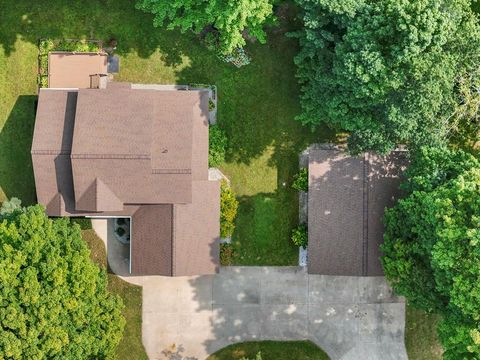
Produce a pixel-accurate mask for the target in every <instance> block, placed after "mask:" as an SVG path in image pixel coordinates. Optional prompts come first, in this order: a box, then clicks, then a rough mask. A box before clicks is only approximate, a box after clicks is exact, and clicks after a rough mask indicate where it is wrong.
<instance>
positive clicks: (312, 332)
mask: <svg viewBox="0 0 480 360" xmlns="http://www.w3.org/2000/svg"><path fill="white" fill-rule="evenodd" d="M94 226H95V225H94ZM97 227H98V226H97ZM97 231H99V232H101V229H100V228H99V229H98V230H97ZM99 235H101V236H102V234H99ZM105 235H106V234H105V233H104V234H103V236H105ZM123 279H125V280H126V281H130V282H133V283H136V284H138V285H141V286H143V324H142V337H143V344H144V346H145V349H146V351H147V354H148V356H149V358H150V359H188V360H193V359H198V360H204V359H205V358H206V357H207V356H208V355H209V354H211V353H213V352H215V351H217V350H219V349H221V348H223V347H225V346H227V345H230V344H233V343H236V342H242V341H249V340H303V339H310V340H311V341H313V342H314V343H316V344H317V345H318V346H320V347H321V348H322V349H323V350H324V351H326V352H327V353H328V355H329V356H330V358H331V359H342V360H353V359H355V360H363V359H365V360H367V359H368V360H377V359H378V360H390V359H391V360H403V359H405V360H406V359H407V355H406V351H405V346H404V340H403V339H404V323H405V304H404V303H403V301H402V300H401V299H399V298H396V297H394V296H392V294H391V291H390V289H389V288H388V286H387V285H386V283H385V280H384V278H383V277H370V278H362V277H332V276H320V275H308V274H306V272H305V271H304V270H303V269H302V268H299V267H223V268H222V269H221V271H220V274H218V275H212V276H198V277H181V278H169V277H160V276H149V277H123Z"/></svg>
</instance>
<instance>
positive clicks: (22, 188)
mask: <svg viewBox="0 0 480 360" xmlns="http://www.w3.org/2000/svg"><path fill="white" fill-rule="evenodd" d="M36 105H37V97H36V96H33V95H20V96H19V97H18V98H17V101H16V102H15V104H14V106H13V108H12V110H11V111H10V114H9V115H8V117H7V120H6V122H5V124H4V125H3V128H0V189H1V191H3V193H4V194H5V196H6V197H7V198H11V197H17V198H19V199H21V200H22V202H23V204H25V205H30V204H32V203H34V202H35V199H36V195H35V184H34V179H33V166H32V158H31V155H30V150H31V147H32V138H33V128H34V123H35V112H36ZM1 191H0V194H1ZM0 196H1V195H0ZM0 200H1V199H0Z"/></svg>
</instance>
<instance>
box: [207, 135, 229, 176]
mask: <svg viewBox="0 0 480 360" xmlns="http://www.w3.org/2000/svg"><path fill="white" fill-rule="evenodd" d="M208 136H209V147H208V166H210V167H215V166H218V165H220V164H221V163H222V162H224V161H225V151H226V148H227V136H226V135H225V133H224V132H223V130H222V129H220V128H219V127H218V126H210V128H209V130H208Z"/></svg>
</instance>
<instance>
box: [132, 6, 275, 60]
mask: <svg viewBox="0 0 480 360" xmlns="http://www.w3.org/2000/svg"><path fill="white" fill-rule="evenodd" d="M136 6H137V8H138V9H141V10H144V11H147V12H151V13H153V14H154V16H155V17H154V20H153V23H154V25H155V26H164V25H166V26H167V28H168V29H174V28H179V29H180V30H181V31H182V32H185V31H187V30H192V31H193V32H194V33H196V34H199V33H201V32H202V31H203V30H204V29H206V28H208V27H212V29H213V30H214V31H215V34H216V35H217V39H216V41H217V42H218V47H219V51H220V52H221V53H222V54H225V55H226V54H230V53H232V52H233V50H234V49H236V48H241V47H243V46H244V45H245V40H244V38H243V31H244V30H245V29H246V30H247V31H248V34H249V36H252V37H255V38H257V39H258V40H259V41H260V42H261V43H264V42H265V40H266V38H265V32H264V30H263V25H264V24H265V22H267V21H268V20H271V19H272V4H271V1H270V0H215V1H204V0H175V1H162V0H138V2H137V5H136Z"/></svg>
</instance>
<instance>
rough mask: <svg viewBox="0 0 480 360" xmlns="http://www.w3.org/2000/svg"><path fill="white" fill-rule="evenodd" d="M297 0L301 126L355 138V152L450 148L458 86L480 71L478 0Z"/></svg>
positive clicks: (353, 143)
mask: <svg viewBox="0 0 480 360" xmlns="http://www.w3.org/2000/svg"><path fill="white" fill-rule="evenodd" d="M296 2H297V3H298V5H299V6H300V8H301V9H302V19H303V26H304V27H303V28H302V30H300V31H298V32H296V33H294V34H293V35H294V36H296V37H298V38H299V42H300V47H301V50H300V52H299V54H298V55H297V56H296V58H295V62H296V64H297V66H298V73H297V75H298V78H299V80H300V83H301V85H302V87H301V90H302V94H301V103H302V113H301V115H300V116H299V117H298V119H299V120H300V121H302V123H304V124H307V125H311V126H315V125H317V124H320V123H326V124H328V125H330V126H331V127H334V128H337V129H343V130H347V131H349V132H351V135H350V138H349V146H350V150H351V151H352V152H354V153H358V152H361V151H364V150H372V149H373V150H377V151H380V152H384V153H385V152H388V151H389V150H391V149H393V148H394V147H395V146H396V145H397V144H398V143H407V144H409V145H412V146H420V145H429V144H430V145H431V144H441V143H443V142H445V139H446V137H447V135H448V133H449V131H451V130H452V126H450V121H452V114H453V113H454V112H455V111H456V108H457V106H459V103H458V101H459V98H460V97H459V96H458V94H457V93H458V91H459V89H458V88H459V86H458V82H459V79H465V78H468V77H469V75H468V74H470V73H471V72H472V71H474V70H475V71H476V68H477V67H478V60H479V55H480V46H479V45H480V26H479V22H478V19H477V17H476V15H475V14H474V13H473V12H472V10H471V2H470V0H401V1H399V0H348V1H341V2H338V1H337V2H335V1H330V0H296Z"/></svg>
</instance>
